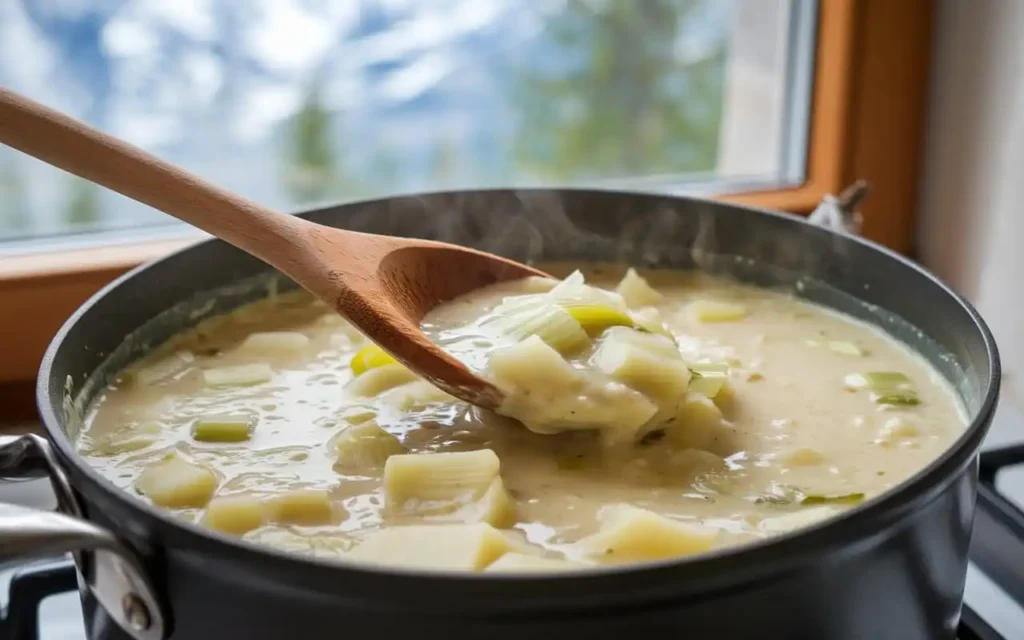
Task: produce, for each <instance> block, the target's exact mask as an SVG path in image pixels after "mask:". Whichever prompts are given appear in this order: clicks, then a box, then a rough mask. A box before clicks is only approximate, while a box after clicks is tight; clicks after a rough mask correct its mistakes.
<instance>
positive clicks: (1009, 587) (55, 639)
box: [0, 402, 1024, 640]
mask: <svg viewBox="0 0 1024 640" xmlns="http://www.w3.org/2000/svg"><path fill="white" fill-rule="evenodd" d="M0 502H13V503H18V504H26V505H31V506H36V507H40V508H53V507H54V506H55V504H56V501H55V500H54V497H53V494H52V493H51V492H50V489H49V486H48V485H47V484H46V482H45V481H33V482H25V483H17V484H8V485H3V484H0ZM71 566H72V565H71V564H70V560H69V559H66V558H54V559H50V560H47V561H41V562H31V563H23V564H19V565H16V566H11V565H6V566H0V612H2V613H3V615H0V640H86V636H85V629H84V625H83V621H82V609H81V605H80V602H79V599H78V594H77V592H75V591H74V589H76V588H77V584H76V582H75V577H74V573H73V569H72V568H71ZM12 577H13V578H14V582H15V583H17V584H19V587H20V588H27V590H29V591H38V592H41V593H43V594H54V595H49V596H47V597H45V598H44V599H43V600H42V604H41V606H40V608H39V617H38V622H39V633H38V639H37V638H11V637H8V636H7V635H5V633H4V624H3V621H4V620H5V619H8V618H9V617H10V616H11V615H19V614H20V615H31V612H16V611H9V610H6V608H5V605H6V603H7V595H8V589H9V585H10V584H11V582H12ZM26 577H27V579H26ZM958 637H959V639H960V640H1010V639H1016V638H1024V412H1022V411H1021V410H1020V409H1019V408H1017V407H1016V406H1014V405H1012V404H1010V403H1006V402H1004V403H1003V406H1002V407H1000V409H999V411H998V413H997V414H996V418H995V421H994V422H993V425H992V432H991V433H990V435H989V438H988V440H987V441H986V445H985V450H984V452H983V454H982V464H981V485H980V487H979V493H978V507H977V512H976V514H975V522H974V536H973V539H972V543H971V563H970V566H969V567H968V573H967V587H966V591H965V594H964V608H963V612H962V614H961V620H960V631H959V634H958Z"/></svg>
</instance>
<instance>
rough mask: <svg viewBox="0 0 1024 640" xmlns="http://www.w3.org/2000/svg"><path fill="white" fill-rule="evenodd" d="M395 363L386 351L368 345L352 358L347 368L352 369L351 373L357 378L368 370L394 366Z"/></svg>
mask: <svg viewBox="0 0 1024 640" xmlns="http://www.w3.org/2000/svg"><path fill="white" fill-rule="evenodd" d="M397 362H398V361H397V360H395V359H394V357H392V355H391V354H390V353H388V352H387V351H384V350H383V349H381V348H380V347H378V346H377V345H375V344H368V345H366V346H365V347H363V348H362V349H360V350H359V351H358V352H356V354H355V355H354V356H352V360H350V361H349V366H350V367H351V368H352V373H354V374H355V375H357V376H358V375H360V374H362V373H365V372H366V371H367V370H369V369H376V368H377V367H383V366H384V365H388V364H396V363H397Z"/></svg>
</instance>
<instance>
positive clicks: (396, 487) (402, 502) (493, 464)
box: [384, 449, 501, 515]
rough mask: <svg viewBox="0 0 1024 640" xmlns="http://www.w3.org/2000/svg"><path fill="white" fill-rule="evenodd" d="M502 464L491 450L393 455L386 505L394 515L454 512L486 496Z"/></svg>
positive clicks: (388, 468)
mask: <svg viewBox="0 0 1024 640" xmlns="http://www.w3.org/2000/svg"><path fill="white" fill-rule="evenodd" d="M500 464H501V463H500V462H499V460H498V456H497V455H495V453H494V452H493V451H491V450H490V449H480V450H478V451H459V452H452V453H417V454H405V455H397V456H391V457H390V458H388V460H387V462H386V463H385V465H384V499H385V503H386V504H387V507H388V509H389V510H390V511H391V512H392V513H406V514H421V515H427V514H444V513H452V512H454V511H455V510H456V509H458V508H460V507H462V506H464V505H467V504H471V503H474V502H476V501H478V500H480V498H482V497H483V495H484V493H485V492H487V490H488V489H490V488H491V486H492V483H493V482H494V480H495V479H497V478H498V474H499V471H500Z"/></svg>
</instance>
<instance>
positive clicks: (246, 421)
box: [192, 415, 256, 442]
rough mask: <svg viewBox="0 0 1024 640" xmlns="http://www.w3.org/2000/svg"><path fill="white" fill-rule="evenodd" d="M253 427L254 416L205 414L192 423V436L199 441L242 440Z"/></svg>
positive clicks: (249, 435) (254, 424)
mask: <svg viewBox="0 0 1024 640" xmlns="http://www.w3.org/2000/svg"><path fill="white" fill-rule="evenodd" d="M255 428H256V418H255V417H254V416H232V415H223V416H206V417H203V418H199V419H198V420H196V421H195V422H194V423H193V424H192V437H193V438H195V439H196V440H198V441H200V442H242V441H243V440H248V439H249V438H251V437H252V432H253V429H255Z"/></svg>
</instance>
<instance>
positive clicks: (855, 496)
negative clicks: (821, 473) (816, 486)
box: [800, 493, 864, 505]
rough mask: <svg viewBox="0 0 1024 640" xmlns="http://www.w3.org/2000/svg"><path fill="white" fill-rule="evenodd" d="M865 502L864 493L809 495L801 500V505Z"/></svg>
mask: <svg viewBox="0 0 1024 640" xmlns="http://www.w3.org/2000/svg"><path fill="white" fill-rule="evenodd" d="M863 500H864V494H863V493H846V494H841V495H831V496H826V495H814V494H809V495H805V496H803V497H802V498H801V499H800V504H806V505H813V504H857V503H859V502H862V501H863Z"/></svg>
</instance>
